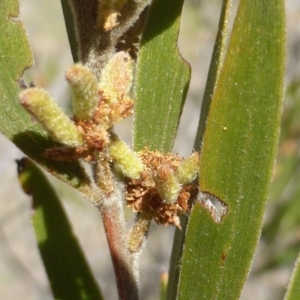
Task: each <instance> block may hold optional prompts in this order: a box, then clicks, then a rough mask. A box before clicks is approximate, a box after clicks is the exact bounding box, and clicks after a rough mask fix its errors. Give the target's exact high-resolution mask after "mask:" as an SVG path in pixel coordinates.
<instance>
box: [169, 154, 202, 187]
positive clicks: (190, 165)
mask: <svg viewBox="0 0 300 300" xmlns="http://www.w3.org/2000/svg"><path fill="white" fill-rule="evenodd" d="M199 161H200V153H199V152H194V153H193V154H192V155H191V156H189V157H188V158H186V159H185V160H183V161H182V163H181V164H180V165H179V167H178V168H177V170H176V172H175V175H176V177H177V178H178V180H179V182H180V183H181V184H188V183H191V182H192V181H193V180H194V179H195V178H196V177H197V175H198V172H199Z"/></svg>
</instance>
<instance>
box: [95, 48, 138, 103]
mask: <svg viewBox="0 0 300 300" xmlns="http://www.w3.org/2000/svg"><path fill="white" fill-rule="evenodd" d="M132 68H133V61H132V59H131V57H130V55H129V54H128V53H127V52H124V51H120V52H118V53H116V54H115V55H114V56H113V57H112V58H111V59H110V61H109V62H108V63H107V65H106V67H105V68H104V70H103V72H102V75H101V79H100V84H99V89H100V90H101V91H102V94H103V96H104V98H105V99H106V101H107V103H112V102H114V101H118V100H119V99H121V98H123V97H124V96H126V95H127V94H128V93H129V91H130V88H131V85H132V80H133V74H132Z"/></svg>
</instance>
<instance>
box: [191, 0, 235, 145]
mask: <svg viewBox="0 0 300 300" xmlns="http://www.w3.org/2000/svg"><path fill="white" fill-rule="evenodd" d="M231 2H232V1H231V0H223V5H222V9H221V16H220V21H219V28H218V34H217V37H216V42H215V46H214V50H213V54H212V58H211V61H210V67H209V72H208V76H207V81H206V86H205V91H204V96H203V100H202V107H201V114H200V119H199V124H198V130H197V134H196V140H195V145H194V148H195V149H196V150H199V149H200V147H201V145H202V139H203V134H204V130H205V124H206V120H207V116H208V112H209V107H210V104H211V99H212V97H213V95H214V92H215V89H216V86H217V82H218V79H219V76H220V73H221V69H222V66H223V61H224V57H225V53H226V42H227V36H228V28H229V17H230V11H231V5H232V3H231Z"/></svg>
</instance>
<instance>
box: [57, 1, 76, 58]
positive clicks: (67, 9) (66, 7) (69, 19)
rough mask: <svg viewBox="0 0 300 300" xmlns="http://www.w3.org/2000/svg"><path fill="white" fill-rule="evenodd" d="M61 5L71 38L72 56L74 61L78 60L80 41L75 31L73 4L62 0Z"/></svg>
mask: <svg viewBox="0 0 300 300" xmlns="http://www.w3.org/2000/svg"><path fill="white" fill-rule="evenodd" d="M60 2H61V7H62V10H63V14H64V19H65V24H66V29H67V34H68V38H69V43H70V47H71V52H72V57H73V60H74V62H78V61H79V58H78V43H77V40H76V32H75V24H74V16H73V13H72V9H71V6H70V4H69V1H68V0H60Z"/></svg>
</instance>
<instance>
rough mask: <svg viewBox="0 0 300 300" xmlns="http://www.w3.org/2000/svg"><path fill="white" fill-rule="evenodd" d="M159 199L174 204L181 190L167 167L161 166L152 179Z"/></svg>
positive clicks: (171, 171)
mask: <svg viewBox="0 0 300 300" xmlns="http://www.w3.org/2000/svg"><path fill="white" fill-rule="evenodd" d="M154 180H155V182H156V187H157V190H158V192H159V194H160V196H161V198H162V199H163V200H165V201H167V202H169V203H174V202H175V201H176V200H177V198H178V196H179V192H180V190H181V184H180V183H179V180H178V179H177V177H176V176H175V174H174V171H173V170H172V169H171V168H170V166H169V165H161V166H159V167H158V169H157V174H156V176H155V178H154Z"/></svg>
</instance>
